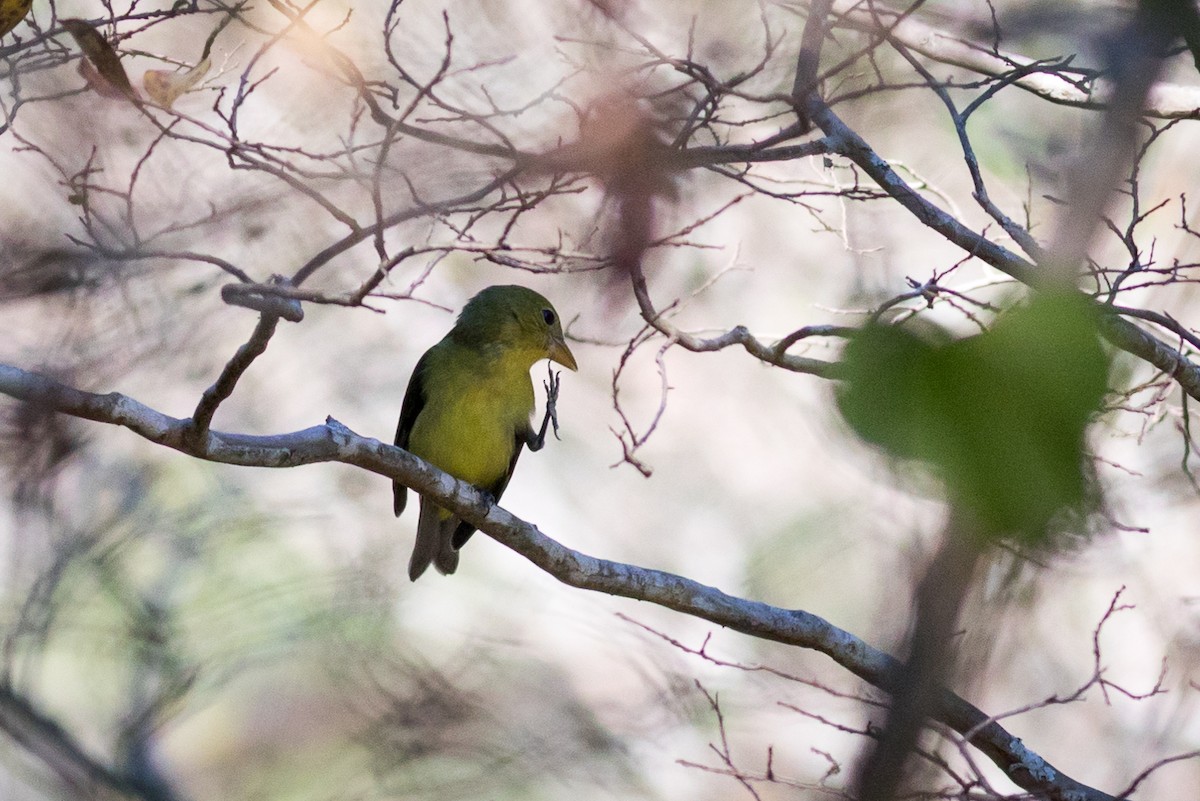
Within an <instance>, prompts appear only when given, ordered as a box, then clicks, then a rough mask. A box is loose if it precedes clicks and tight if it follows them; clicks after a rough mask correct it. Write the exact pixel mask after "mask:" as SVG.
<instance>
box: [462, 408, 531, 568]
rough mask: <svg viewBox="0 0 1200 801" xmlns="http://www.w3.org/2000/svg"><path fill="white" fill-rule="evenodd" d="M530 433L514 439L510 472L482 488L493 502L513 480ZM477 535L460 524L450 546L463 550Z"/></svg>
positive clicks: (498, 498)
mask: <svg viewBox="0 0 1200 801" xmlns="http://www.w3.org/2000/svg"><path fill="white" fill-rule="evenodd" d="M528 436H529V435H528V433H526V432H525V431H520V432H518V433H517V436H516V437H514V438H513V454H512V458H511V459H509V460H508V471H507V472H506V473H505V474H504V475H503V476H501V477H500V479H499V480H498V481H496V482H495V483H494V484H492V485H491V486H490V487H480V489H482V490H484V491H486V492H487V493H488V494H489V495H491V496H492V501H493V502H498V501H499V500H500V496H501V495H503V494H504V488H505V487H507V486H508V480H509V479H510V478H512V474H513V470H516V469H517V459H519V458H521V450H522V449H523V448H524V447H525V441H526V439H527V438H528ZM474 533H475V527H474V526H472V525H471V524H470V523H466V522H460V523H459V524H458V528H456V529H455V530H454V538H453V539H452V540H450V544H451V545H453V546H454V547H455V549H458V548H461V547H463V546H464V545H466V544H467V540H469V539H471V535H472V534H474Z"/></svg>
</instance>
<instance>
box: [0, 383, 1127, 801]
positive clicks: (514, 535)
mask: <svg viewBox="0 0 1200 801" xmlns="http://www.w3.org/2000/svg"><path fill="white" fill-rule="evenodd" d="M0 394H5V395H9V396H10V397H13V398H17V399H18V400H22V401H26V402H28V403H34V404H37V405H39V406H41V407H42V408H43V409H45V410H53V411H57V412H61V413H63V414H69V415H73V416H76V417H81V418H84V419H88V420H95V421H98V422H104V423H110V424H113V425H118V426H123V427H125V428H128V429H129V430H131V431H133V432H134V433H136V434H138V435H140V436H142V437H145V438H146V439H148V440H150V441H152V442H155V443H158V444H160V445H164V446H166V447H169V448H173V449H175V450H178V451H181V452H183V453H187V454H189V455H192V456H195V457H197V458H201V459H205V460H208V461H212V462H220V463H223V464H234V465H242V466H254V467H295V466H298V465H304V464H315V463H319V462H341V463H343V464H349V465H354V466H357V467H361V468H363V469H364V470H368V471H370V472H373V473H376V474H378V475H381V476H384V477H386V478H389V479H395V480H397V481H400V482H401V483H403V484H405V485H406V486H408V487H411V488H412V489H414V490H415V491H417V492H419V493H421V494H422V495H424V496H426V497H431V498H433V499H435V500H436V501H437V503H438V504H439V505H440V506H443V507H445V508H446V509H449V510H450V511H452V512H453V513H454V514H455V515H457V516H458V517H460V518H462V519H463V520H466V521H467V522H468V523H471V524H472V525H474V526H476V527H477V528H479V530H481V531H484V532H486V533H487V534H488V535H490V536H491V537H492V538H494V539H495V540H497V541H498V542H500V543H501V544H503V545H505V546H506V547H508V548H511V549H512V550H514V551H516V552H517V553H519V554H521V555H522V556H524V557H525V558H526V559H528V560H529V561H531V562H533V564H534V565H536V566H537V567H539V568H541V569H542V570H544V571H546V572H547V573H549V574H550V575H552V576H554V577H555V578H556V579H558V580H559V581H561V582H563V583H564V584H567V585H569V586H572V587H577V588H580V589H586V590H591V591H594V592H602V593H606V594H608V595H615V596H620V597H624V598H632V599H635V600H641V601H646V602H649V603H653V604H657V605H659V606H663V607H665V608H667V609H672V610H675V611H677V612H681V613H683V614H687V615H692V616H694V617H698V618H701V619H703V620H707V621H710V622H712V623H715V624H717V625H719V626H725V627H727V628H730V629H733V630H734V631H738V632H741V633H743V634H748V635H750V636H752V637H759V638H762V639H766V640H772V641H774V642H780V643H784V644H787V645H794V646H798V647H801V648H809V649H812V650H816V651H819V652H821V653H823V654H826V655H827V656H829V657H830V658H831V659H833V660H834V661H835V662H837V663H838V664H839V665H841V666H842V667H843V668H845V669H846V670H848V671H850V672H851V673H853V674H854V675H856V676H858V677H859V678H861V679H863V680H864V681H866V682H868V683H870V684H872V685H874V686H876V687H879V688H880V689H883V690H886V691H889V692H890V691H892V690H894V689H895V688H896V687H897V680H898V677H899V675H900V673H899V671H900V664H899V663H898V662H897V660H896V659H895V658H893V657H891V656H889V655H888V654H886V653H884V652H883V651H880V650H878V649H876V648H873V647H871V646H870V645H868V644H867V643H865V642H863V641H862V640H861V639H859V638H858V637H855V636H854V635H853V634H851V633H849V632H847V631H844V630H842V629H839V628H838V627H836V626H834V625H833V624H831V623H829V622H828V621H826V620H824V619H822V618H820V617H818V616H817V615H814V614H812V613H810V612H806V611H804V610H800V609H780V608H778V607H774V606H769V605H768V604H764V603H760V602H757V601H749V600H745V599H742V598H737V597H735V596H731V595H727V594H726V593H724V592H721V591H720V590H718V589H716V588H714V587H709V586H706V585H704V584H701V583H699V582H697V581H693V580H692V579H689V578H685V577H683V576H677V575H674V574H672V573H667V572H664V571H660V570H651V569H648V568H643V567H637V566H635V565H629V564H623V563H621V562H612V561H609V560H606V559H598V558H596V557H594V556H588V555H587V554H583V553H580V552H579V551H575V550H572V549H570V548H567V547H565V546H563V545H562V544H560V543H558V542H557V541H555V540H553V539H551V538H549V537H547V536H546V535H545V534H543V533H542V532H541V531H539V530H538V529H537V527H536V526H533V525H532V524H530V523H527V522H525V521H524V520H521V519H520V518H518V517H515V516H514V515H512V514H510V513H509V512H507V511H505V510H504V509H501V508H500V507H498V506H495V505H493V504H492V503H491V502H490V501H489V500H488V498H487V497H486V496H485V494H484V493H482V492H480V491H478V490H476V489H475V488H474V487H471V486H470V485H469V484H467V483H465V482H463V481H459V480H458V479H456V478H454V477H453V476H450V475H448V474H446V473H443V472H442V471H440V470H438V469H437V468H435V467H433V466H431V465H429V464H427V463H425V462H423V461H421V460H420V459H418V458H417V457H415V456H413V455H412V454H411V453H408V452H407V451H404V450H401V449H400V448H397V447H394V446H391V445H385V444H384V443H382V442H380V441H379V440H376V439H370V438H367V437H362V436H359V435H358V434H355V433H354V432H353V431H351V430H350V429H348V428H346V427H345V426H343V425H342V424H341V423H338V422H337V421H336V420H333V419H329V420H327V421H326V423H325V425H321V426H314V427H312V428H308V429H305V430H303V431H296V432H292V433H290V434H279V435H274V436H250V435H245V434H228V433H223V432H218V431H211V430H209V431H207V432H206V433H205V436H204V438H203V442H200V443H194V442H192V436H191V434H192V424H191V421H189V420H179V419H176V418H173V417H169V416H167V415H165V414H162V413H161V412H158V411H156V410H154V409H151V408H149V407H147V406H145V405H143V404H141V403H139V402H138V401H136V400H134V399H133V398H130V397H128V396H126V395H122V394H120V393H116V392H114V393H109V394H107V395H97V394H93V393H90V392H84V391H81V390H78V389H75V388H73V387H69V386H66V385H64V384H61V383H59V382H57V381H55V380H53V379H51V378H48V377H46V376H43V375H39V374H37V373H31V372H28V371H25V370H21V369H19V368H16V367H11V366H8V365H0ZM933 717H934V718H935V719H937V720H939V721H941V722H942V723H944V724H945V725H947V726H949V727H950V728H952V729H954V730H955V731H957V732H959V733H963V734H966V733H970V740H969V742H970V743H971V744H972V745H974V746H975V747H976V748H978V749H979V750H980V752H982V753H983V754H985V755H986V756H987V757H988V758H989V759H991V760H992V761H993V762H994V763H995V764H997V765H998V766H999V767H1000V768H1001V769H1003V770H1004V771H1005V773H1006V775H1008V776H1009V777H1010V778H1011V779H1012V780H1013V781H1014V782H1016V783H1017V784H1018V785H1019V786H1021V787H1022V788H1024V789H1026V790H1029V791H1030V792H1033V793H1035V794H1038V795H1039V796H1040V797H1042V798H1045V799H1048V800H1049V801H1113V799H1112V797H1111V796H1109V795H1107V794H1105V793H1103V792H1101V791H1099V790H1096V789H1093V788H1091V787H1088V786H1086V785H1083V784H1080V783H1079V782H1077V781H1075V780H1074V779H1072V778H1070V777H1069V776H1067V775H1065V774H1063V773H1062V772H1060V771H1059V770H1058V769H1057V768H1055V767H1053V766H1052V765H1050V764H1049V763H1047V762H1046V761H1045V760H1044V759H1042V757H1040V756H1039V755H1038V754H1036V753H1034V752H1032V751H1030V750H1029V749H1027V748H1026V747H1025V746H1024V745H1023V744H1022V743H1021V741H1020V740H1019V739H1017V738H1016V737H1014V736H1013V735H1012V734H1011V733H1010V732H1009V731H1007V730H1006V729H1005V728H1004V727H1003V726H1001V725H1000V724H999V723H998V722H996V721H995V720H992V719H990V718H989V717H988V716H987V715H986V714H984V712H982V711H981V710H979V709H978V708H977V707H975V706H973V705H972V704H970V703H968V702H967V701H965V700H963V699H962V698H960V697H959V696H957V695H955V694H954V693H952V692H950V691H949V690H944V689H940V690H939V691H938V693H937V697H936V701H935V703H934V705H933Z"/></svg>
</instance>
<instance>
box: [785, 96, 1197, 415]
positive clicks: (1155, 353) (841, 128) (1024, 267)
mask: <svg viewBox="0 0 1200 801" xmlns="http://www.w3.org/2000/svg"><path fill="white" fill-rule="evenodd" d="M808 105H809V116H810V118H811V119H812V120H813V122H815V123H816V124H817V126H818V127H820V128H821V130H823V131H824V132H825V135H826V138H827V139H830V140H832V141H833V143H834V146H835V149H836V150H837V152H839V153H841V154H842V155H843V156H845V157H846V158H848V159H850V160H851V161H853V162H854V163H855V164H857V165H858V166H859V167H861V168H862V170H863V171H864V172H865V173H867V175H869V176H870V177H871V179H872V180H874V181H875V183H877V184H878V185H879V186H880V188H882V189H883V190H884V191H885V192H887V193H888V194H889V195H890V196H891V197H893V198H894V199H895V200H896V201H897V202H898V203H900V205H901V206H903V207H904V208H906V209H908V211H909V212H911V213H912V214H913V215H914V216H915V217H916V218H917V219H918V220H920V221H921V222H922V223H924V224H925V225H926V226H928V227H929V228H931V229H933V230H934V231H937V232H938V233H939V234H941V235H942V236H944V237H945V238H946V239H947V240H948V241H950V242H951V243H953V244H955V245H957V246H958V247H960V248H962V249H963V250H964V251H966V252H967V253H969V254H970V255H972V256H974V257H975V258H977V259H979V260H980V261H983V262H985V263H986V264H990V265H991V266H992V267H995V268H996V269H998V270H1000V271H1001V272H1003V273H1006V274H1008V275H1010V276H1012V277H1013V278H1016V279H1017V280H1018V281H1020V282H1021V283H1023V284H1025V285H1027V286H1030V287H1033V288H1034V289H1038V288H1041V287H1042V286H1043V285H1044V284H1045V283H1046V282H1047V280H1048V279H1047V276H1046V275H1045V274H1044V273H1043V271H1042V270H1041V269H1040V268H1039V267H1038V266H1037V265H1035V264H1032V263H1030V262H1028V261H1026V260H1025V259H1022V258H1021V257H1020V256H1018V255H1017V254H1016V253H1013V252H1012V251H1011V250H1008V249H1007V248H1005V247H1003V246H1001V245H998V244H996V243H995V242H992V241H991V240H990V239H988V238H987V237H985V236H982V235H981V234H978V233H976V232H975V231H973V230H971V229H970V228H968V227H967V226H965V225H963V224H962V223H961V222H959V221H958V220H957V219H956V218H955V217H954V216H953V215H951V214H948V213H947V212H945V211H943V210H942V209H941V208H939V207H938V206H937V205H936V204H935V203H933V202H932V201H930V200H928V199H927V198H925V197H924V196H923V195H921V194H920V193H919V192H917V191H916V190H915V189H913V188H912V187H911V186H910V185H909V184H908V183H907V182H906V181H905V180H904V179H903V178H901V177H900V175H899V174H898V173H897V172H896V171H895V170H894V169H892V166H891V165H890V164H888V163H887V161H886V160H884V159H883V158H882V157H881V156H879V154H877V153H876V152H875V151H874V150H873V149H872V148H871V146H870V145H868V144H867V142H866V140H864V139H863V138H862V137H861V136H859V135H858V134H857V133H855V132H854V130H853V129H851V128H850V126H848V125H846V123H845V122H843V121H842V120H841V118H840V117H838V116H837V114H835V113H834V112H833V110H832V109H830V108H829V107H828V106H827V105H825V104H824V103H823V102H821V100H820V99H818V98H816V97H810V98H809V101H808ZM1101 332H1102V333H1103V334H1104V336H1105V338H1106V339H1108V341H1109V342H1111V343H1112V344H1113V345H1115V346H1116V347H1118V348H1120V349H1121V350H1124V351H1126V352H1127V353H1131V354H1133V355H1134V356H1137V357H1138V358H1140V359H1143V360H1145V361H1147V362H1149V363H1150V364H1152V365H1154V366H1155V367H1157V368H1158V369H1159V370H1162V371H1163V372H1165V373H1167V374H1168V375H1170V376H1171V377H1172V378H1174V379H1175V380H1176V381H1177V382H1178V383H1179V386H1180V387H1182V388H1183V390H1184V391H1185V392H1186V393H1187V394H1188V395H1190V396H1191V397H1193V398H1195V399H1197V400H1200V366H1198V365H1196V364H1195V363H1194V362H1192V361H1189V360H1188V359H1187V358H1186V357H1185V356H1184V355H1183V354H1182V353H1180V352H1179V350H1177V349H1176V348H1173V347H1171V346H1170V345H1168V344H1166V343H1165V342H1163V341H1162V340H1160V339H1158V338H1157V337H1155V336H1154V335H1153V334H1150V333H1148V332H1146V331H1143V330H1142V329H1140V328H1138V327H1137V326H1136V325H1134V324H1133V323H1131V322H1129V321H1128V320H1123V319H1121V318H1120V317H1118V316H1116V315H1114V314H1106V315H1105V316H1104V317H1103V318H1102V321H1101Z"/></svg>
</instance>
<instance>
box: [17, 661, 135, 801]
mask: <svg viewBox="0 0 1200 801" xmlns="http://www.w3.org/2000/svg"><path fill="white" fill-rule="evenodd" d="M0 730H3V731H4V733H5V734H7V735H8V736H9V737H11V738H12V739H13V741H15V742H17V743H19V744H20V745H21V746H22V747H23V748H25V749H26V750H27V751H29V753H31V754H33V755H34V756H35V757H37V758H38V759H40V760H41V761H42V762H43V763H45V764H46V766H47V767H49V768H50V769H51V770H52V771H54V773H55V774H56V775H57V776H58V778H59V779H60V780H61V781H62V783H63V784H65V785H66V786H67V787H69V788H71V790H72V792H73V793H74V794H75V796H76V797H78V798H87V799H96V801H118V800H119V799H122V800H123V799H134V798H141V799H146V801H154V800H152V799H151V798H150V797H149V796H145V795H143V794H142V793H140V792H138V791H137V789H136V788H135V787H134V786H133V784H132V783H131V782H130V781H129V779H128V778H127V777H125V776H122V775H121V774H120V773H118V772H117V771H115V770H114V769H112V768H111V767H109V766H107V765H104V764H102V763H101V762H99V761H98V760H96V759H95V758H93V757H92V756H90V755H89V754H88V753H87V751H85V750H84V749H83V746H81V745H80V744H79V742H78V741H77V740H76V739H75V738H74V737H73V736H72V735H71V733H70V732H68V731H67V730H66V729H64V728H63V727H62V726H60V725H59V724H58V723H57V722H55V721H54V720H52V719H51V718H49V717H47V716H46V715H45V714H44V713H42V712H41V711H40V710H38V709H37V708H36V707H35V706H34V705H33V704H32V703H30V701H29V700H28V699H27V698H25V697H24V696H22V695H20V694H18V693H17V692H16V690H14V689H13V688H11V687H9V686H6V685H5V686H0Z"/></svg>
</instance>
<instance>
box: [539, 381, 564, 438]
mask: <svg viewBox="0 0 1200 801" xmlns="http://www.w3.org/2000/svg"><path fill="white" fill-rule="evenodd" d="M546 373H547V375H548V376H549V380H548V381H543V382H542V387H543V388H544V389H545V390H546V416H547V417H549V418H550V426H551V428H553V429H554V438H555V439H556V440H558V441H560V442H561V441H562V437H560V436H559V435H558V405H557V403H558V387H559V385H560V383H561V381H562V379H561V376H562V371H561V370H560V371H559V372H557V373H555V372H554V368H553V367H550V366H549V365H547V366H546Z"/></svg>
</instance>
